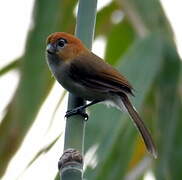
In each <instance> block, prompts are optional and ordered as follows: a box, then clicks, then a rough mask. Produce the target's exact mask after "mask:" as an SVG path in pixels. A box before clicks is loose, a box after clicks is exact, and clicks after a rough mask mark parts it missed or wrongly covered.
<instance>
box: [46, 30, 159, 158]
mask: <svg viewBox="0 0 182 180" xmlns="http://www.w3.org/2000/svg"><path fill="white" fill-rule="evenodd" d="M46 59H47V63H48V67H49V69H50V71H51V72H52V74H53V76H54V77H55V79H56V80H57V81H58V82H59V83H60V84H61V85H62V86H63V88H65V89H66V90H67V91H68V92H70V93H72V94H74V95H76V96H78V97H80V98H83V99H84V100H86V101H90V103H88V104H86V105H83V106H80V107H77V108H75V109H71V110H69V111H67V113H66V116H71V115H74V114H79V113H81V111H82V110H83V109H85V108H87V107H88V106H91V105H94V104H97V103H106V104H108V103H109V104H111V105H112V106H115V107H116V108H118V109H119V110H121V111H123V110H124V111H127V112H128V114H129V116H130V118H131V119H132V120H133V122H134V124H135V125H136V127H137V129H138V130H139V132H140V134H141V136H142V138H143V141H144V143H145V146H146V148H147V150H148V152H150V153H151V154H152V155H153V157H154V158H157V150H156V146H155V144H154V142H153V139H152V137H151V135H150V133H149V131H148V129H147V128H146V126H145V124H144V122H143V120H142V119H141V117H140V115H139V113H138V112H137V110H136V109H135V107H134V106H133V105H132V103H131V102H130V99H129V96H134V93H133V87H132V85H131V84H130V83H129V81H128V80H127V79H126V78H125V77H124V76H123V75H122V74H121V73H120V72H119V71H118V70H117V69H115V68H114V67H112V66H111V65H110V64H108V63H107V62H105V61H104V60H103V59H102V58H100V57H99V56H97V55H95V54H94V53H93V52H91V51H90V50H89V49H88V48H86V46H85V45H84V44H83V42H82V41H81V40H80V39H79V38H77V37H75V36H74V35H72V34H69V33H66V32H55V33H52V34H50V35H49V36H48V38H47V41H46Z"/></svg>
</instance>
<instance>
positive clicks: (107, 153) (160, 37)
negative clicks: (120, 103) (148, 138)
mask: <svg viewBox="0 0 182 180" xmlns="http://www.w3.org/2000/svg"><path fill="white" fill-rule="evenodd" d="M76 3H77V1H75V0H73V1H67V0H60V1H58V0H53V1H51V3H50V1H49V0H44V1H43V0H36V1H35V5H34V12H33V22H34V26H33V28H32V29H31V30H30V32H29V35H28V38H27V42H26V51H25V54H24V55H23V56H22V57H21V58H19V59H16V60H15V61H14V62H13V63H12V64H10V65H8V66H6V67H4V68H2V69H1V70H0V77H1V76H3V75H5V74H6V73H9V72H10V71H12V70H14V69H17V70H18V71H19V73H20V74H21V78H20V82H19V85H18V87H17V89H16V92H15V94H14V96H13V98H12V100H11V102H10V103H9V105H8V107H7V108H6V114H5V116H4V118H3V119H2V121H1V124H0V159H1V163H0V176H2V175H3V174H4V172H5V171H6V169H7V166H8V164H9V162H10V160H11V159H12V158H13V156H14V155H15V153H16V152H17V150H18V149H19V148H20V145H21V144H22V142H23V139H24V137H25V135H26V134H27V132H28V130H29V129H30V127H31V125H32V124H33V123H34V121H35V120H36V115H37V113H38V112H39V109H40V108H41V106H42V105H43V103H44V101H45V99H46V98H47V97H48V95H49V92H50V90H51V88H52V85H53V79H52V78H51V75H50V72H49V71H48V68H47V65H46V63H45V57H44V49H45V45H44V42H45V39H46V37H47V35H48V34H50V33H51V32H54V31H66V32H70V33H73V32H74V29H75V16H74V13H73V11H74V9H75V6H76ZM116 12H122V13H123V14H124V17H123V19H121V20H120V21H119V22H117V23H114V22H113V21H112V18H113V16H114V14H115V13H116ZM95 29H96V33H95V38H97V37H98V36H103V37H104V38H105V39H106V52H105V59H106V60H108V62H109V63H110V64H112V65H115V66H116V68H118V70H119V71H120V72H122V73H123V74H124V75H125V76H126V77H127V78H128V79H129V81H130V82H131V83H132V84H133V86H134V89H135V96H136V97H134V98H132V99H131V100H132V102H133V103H134V104H135V106H136V108H137V109H138V110H139V111H140V113H141V114H142V117H145V123H146V125H147V126H148V127H149V129H150V130H151V132H152V136H153V137H154V139H155V142H156V144H157V147H158V152H159V155H158V156H159V158H158V159H157V160H151V161H147V162H148V164H147V165H146V168H144V170H143V171H141V172H140V173H139V174H137V176H135V177H136V179H142V177H143V176H144V174H145V173H146V171H147V170H148V169H150V170H151V171H152V172H153V173H154V176H155V177H156V178H157V179H175V180H178V179H181V177H182V174H181V170H180V168H181V166H182V158H181V151H182V142H181V139H180V137H181V129H180V127H181V125H182V124H181V121H180V120H181V119H182V113H181V111H180V110H181V109H182V104H181V99H182V98H181V96H182V94H180V89H181V87H180V82H181V80H182V79H180V75H181V69H182V65H181V61H180V58H179V56H178V53H177V50H176V46H175V43H174V40H173V32H172V30H171V27H170V24H169V22H168V21H167V19H166V17H165V14H164V12H163V9H162V7H161V4H160V2H159V0H149V1H144V0H122V1H119V0H115V1H114V0H113V1H111V3H109V4H108V5H106V6H105V7H103V8H102V9H101V10H100V11H98V13H97V20H96V27H95ZM32 88H33V89H34V91H32ZM89 112H90V119H89V121H88V123H87V126H86V137H85V153H86V154H87V152H90V150H91V149H93V148H95V152H94V153H92V158H91V161H93V160H95V161H96V162H95V165H93V162H89V163H88V164H86V169H85V173H84V176H85V178H87V179H92V180H94V179H97V180H101V179H104V180H107V179H108V180H110V179H124V178H126V177H127V176H128V175H130V174H132V173H133V172H134V170H135V168H137V167H138V166H140V165H141V163H142V162H143V161H145V159H146V156H148V154H147V153H146V152H145V150H144V148H145V147H144V146H143V144H142V143H141V138H140V137H138V133H137V132H136V129H135V128H134V127H133V124H132V123H131V122H130V120H129V119H128V117H127V116H126V115H124V114H121V113H120V112H119V111H118V110H116V109H114V108H110V109H106V107H105V106H103V105H95V106H93V107H91V108H89ZM55 143H57V142H56V141H55ZM51 144H52V143H51ZM48 147H50V148H49V149H48V150H49V151H51V146H48ZM39 152H40V153H38V156H39V155H41V154H42V153H45V151H41V150H40V151H39ZM41 152H42V153H41ZM46 152H47V151H46ZM36 158H37V157H36ZM36 158H35V159H33V163H34V162H35V161H36ZM30 161H31V159H30ZM55 176H56V174H55Z"/></svg>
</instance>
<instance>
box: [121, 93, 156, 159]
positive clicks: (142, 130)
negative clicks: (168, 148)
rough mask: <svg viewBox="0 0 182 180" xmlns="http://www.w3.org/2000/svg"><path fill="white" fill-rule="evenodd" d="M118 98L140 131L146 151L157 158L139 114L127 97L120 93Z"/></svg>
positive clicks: (152, 143)
mask: <svg viewBox="0 0 182 180" xmlns="http://www.w3.org/2000/svg"><path fill="white" fill-rule="evenodd" d="M120 97H121V100H122V102H123V104H124V106H125V107H126V109H127V111H128V113H129V115H130V116H131V118H132V119H133V121H134V123H135V124H136V126H137V128H138V130H139V131H140V133H141V135H142V137H143V140H144V142H145V145H146V148H147V150H148V151H149V152H150V153H151V154H152V155H153V156H154V158H157V151H156V147H155V145H154V142H153V140H152V137H151V135H150V133H149V131H148V130H147V128H146V127H145V124H144V122H143V121H142V119H141V118H140V116H139V114H138V113H137V111H136V110H135V108H134V107H133V105H132V104H131V102H130V100H129V99H128V97H127V95H126V94H124V93H122V94H121V95H120Z"/></svg>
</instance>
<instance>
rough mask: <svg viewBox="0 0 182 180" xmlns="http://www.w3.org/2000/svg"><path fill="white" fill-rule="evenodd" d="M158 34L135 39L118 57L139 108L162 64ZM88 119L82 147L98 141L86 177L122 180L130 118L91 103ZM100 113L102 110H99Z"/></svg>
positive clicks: (129, 143) (129, 142)
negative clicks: (94, 159) (95, 160)
mask: <svg viewBox="0 0 182 180" xmlns="http://www.w3.org/2000/svg"><path fill="white" fill-rule="evenodd" d="M159 37H160V34H158V33H154V34H151V35H149V36H148V37H147V38H145V39H142V40H138V41H136V42H135V43H134V44H133V46H132V47H131V48H129V50H128V52H127V53H126V55H125V56H124V57H123V59H122V63H121V66H119V68H118V69H119V70H120V71H121V72H122V73H123V74H124V75H125V76H126V77H127V78H128V79H129V81H130V82H131V83H132V84H133V86H134V88H135V89H136V91H135V95H136V97H135V98H134V99H132V100H133V103H134V104H135V106H136V107H137V109H138V108H140V107H141V105H142V102H143V101H144V98H145V96H146V95H147V93H148V92H149V90H150V87H151V86H152V84H153V82H154V79H155V77H156V75H157V74H158V72H159V70H160V68H161V64H162V51H161V50H162V41H160V38H159ZM91 110H92V111H91V112H92V113H91V118H90V120H89V124H88V126H87V129H86V131H87V134H86V141H85V142H86V148H87V150H88V149H89V147H91V146H92V145H94V144H99V148H98V151H97V153H96V156H97V158H98V165H97V167H96V168H95V170H94V172H90V171H89V174H87V172H86V176H88V178H89V179H108V180H109V179H122V177H123V176H124V174H125V172H126V169H127V166H128V163H129V160H130V158H131V155H132V151H133V149H132V147H133V143H134V141H135V137H136V129H135V128H134V127H133V124H132V123H131V121H129V120H128V119H127V121H126V118H125V117H123V116H122V117H121V115H122V113H121V112H119V111H117V110H115V109H113V108H111V109H106V107H103V106H102V107H101V106H99V105H98V106H97V107H96V106H95V107H93V108H91ZM102 112H103V113H102Z"/></svg>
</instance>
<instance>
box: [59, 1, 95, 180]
mask: <svg viewBox="0 0 182 180" xmlns="http://www.w3.org/2000/svg"><path fill="white" fill-rule="evenodd" d="M96 7H97V0H87V1H85V0H80V1H79V6H78V14H77V24H76V31H75V35H76V36H77V37H78V38H79V39H81V40H82V42H83V43H84V44H85V45H86V46H87V48H89V49H91V47H92V41H93V37H94V30H95V19H96V12H97V8H96ZM85 103H86V102H85V101H84V100H83V99H81V98H79V97H76V96H75V95H74V94H71V93H70V94H69V98H68V110H70V109H73V108H76V107H78V106H82V105H84V104H85ZM85 124H86V121H85V119H84V117H82V116H81V115H74V116H71V117H69V118H67V120H66V131H65V144H64V151H65V150H67V149H70V148H71V149H75V150H77V151H79V153H80V155H81V156H83V153H84V134H85ZM67 164H68V163H67ZM63 169H64V171H63ZM82 169H83V164H81V166H80V165H79V164H78V162H77V163H74V162H72V164H71V166H70V165H68V166H66V165H65V166H64V168H61V171H62V175H61V176H62V180H65V179H72V177H75V178H76V179H82V176H83V175H82ZM75 178H74V179H75Z"/></svg>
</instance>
